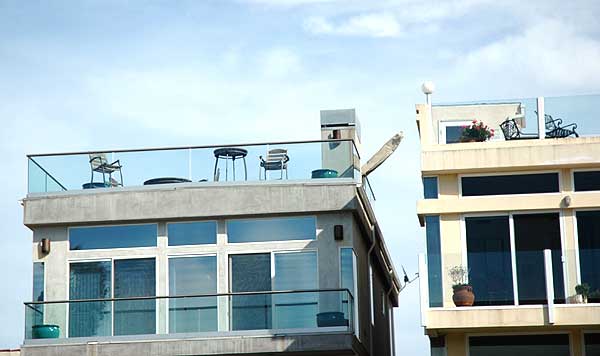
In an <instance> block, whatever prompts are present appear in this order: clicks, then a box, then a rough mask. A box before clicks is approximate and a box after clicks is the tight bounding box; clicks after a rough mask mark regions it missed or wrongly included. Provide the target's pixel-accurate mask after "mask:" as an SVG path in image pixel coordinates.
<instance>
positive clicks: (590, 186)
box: [573, 171, 600, 192]
mask: <svg viewBox="0 0 600 356" xmlns="http://www.w3.org/2000/svg"><path fill="white" fill-rule="evenodd" d="M573 178H574V181H575V191H576V192H585V191H590V190H600V171H589V172H574V173H573Z"/></svg>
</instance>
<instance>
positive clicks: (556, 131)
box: [536, 112, 579, 138]
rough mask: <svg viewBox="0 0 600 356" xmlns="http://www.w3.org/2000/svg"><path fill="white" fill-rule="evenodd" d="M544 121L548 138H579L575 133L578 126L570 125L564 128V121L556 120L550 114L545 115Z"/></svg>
mask: <svg viewBox="0 0 600 356" xmlns="http://www.w3.org/2000/svg"><path fill="white" fill-rule="evenodd" d="M536 113H537V112H536ZM544 120H545V122H546V138H563V137H569V136H575V137H579V135H578V134H577V132H575V129H576V128H577V124H568V125H565V126H562V119H560V118H558V119H554V118H552V116H551V115H548V114H545V115H544Z"/></svg>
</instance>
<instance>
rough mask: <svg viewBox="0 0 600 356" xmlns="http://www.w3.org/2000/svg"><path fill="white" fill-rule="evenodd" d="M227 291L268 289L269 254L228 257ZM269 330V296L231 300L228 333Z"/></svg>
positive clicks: (250, 296)
mask: <svg viewBox="0 0 600 356" xmlns="http://www.w3.org/2000/svg"><path fill="white" fill-rule="evenodd" d="M229 270H230V273H231V276H230V278H231V284H230V286H231V287H230V288H231V292H234V293H235V292H263V291H270V290H271V254H270V253H260V254H252V255H231V256H230V257H229ZM257 329H271V295H270V294H256V295H240V296H232V297H231V330H257Z"/></svg>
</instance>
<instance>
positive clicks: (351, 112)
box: [321, 109, 360, 140]
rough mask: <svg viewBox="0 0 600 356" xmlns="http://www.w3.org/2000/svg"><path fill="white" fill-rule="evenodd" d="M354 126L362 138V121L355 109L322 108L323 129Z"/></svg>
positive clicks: (358, 135) (357, 134)
mask: <svg viewBox="0 0 600 356" xmlns="http://www.w3.org/2000/svg"><path fill="white" fill-rule="evenodd" d="M324 128H332V129H334V128H341V129H343V128H353V129H355V130H356V136H357V137H358V139H359V140H360V121H359V120H358V117H356V110H355V109H339V110H321V129H324Z"/></svg>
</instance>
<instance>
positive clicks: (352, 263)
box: [340, 247, 360, 337]
mask: <svg viewBox="0 0 600 356" xmlns="http://www.w3.org/2000/svg"><path fill="white" fill-rule="evenodd" d="M340 269H341V270H340V275H341V283H340V287H341V288H344V289H348V290H349V291H350V293H351V294H352V296H353V297H354V301H353V306H352V307H353V309H350V305H349V302H348V298H349V297H348V295H347V293H345V292H342V308H343V311H344V316H345V319H347V320H350V316H349V315H348V313H350V312H352V311H353V315H352V318H353V319H354V334H355V335H356V336H357V337H358V336H359V330H360V329H359V327H358V294H357V293H356V290H357V285H356V283H357V281H356V254H355V253H354V250H353V249H352V248H349V247H345V248H342V249H340Z"/></svg>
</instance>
